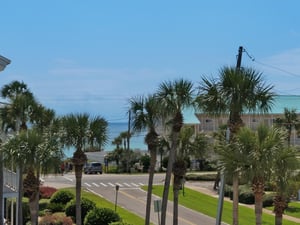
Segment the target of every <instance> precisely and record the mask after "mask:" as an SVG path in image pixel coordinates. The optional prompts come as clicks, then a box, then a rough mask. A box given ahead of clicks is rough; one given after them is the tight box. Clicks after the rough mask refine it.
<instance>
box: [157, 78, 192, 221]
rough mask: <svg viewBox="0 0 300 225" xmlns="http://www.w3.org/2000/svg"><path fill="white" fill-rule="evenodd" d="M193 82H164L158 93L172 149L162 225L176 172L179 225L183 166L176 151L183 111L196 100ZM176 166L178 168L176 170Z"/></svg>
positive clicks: (175, 202) (167, 173) (175, 208)
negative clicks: (179, 198) (177, 158)
mask: <svg viewBox="0 0 300 225" xmlns="http://www.w3.org/2000/svg"><path fill="white" fill-rule="evenodd" d="M193 92H194V90H193V84H192V82H190V81H188V80H184V79H178V80H174V81H167V82H163V83H162V84H161V85H160V86H159V88H158V91H157V93H156V97H157V99H158V101H159V102H160V104H161V109H162V115H163V118H165V119H167V120H169V121H167V125H169V126H170V127H171V135H170V137H171V147H170V151H169V160H168V167H167V172H166V178H165V185H164V191H163V198H162V213H161V224H162V225H165V223H166V212H167V204H168V195H169V188H170V181H171V174H172V171H174V172H175V173H174V181H176V182H177V183H176V184H175V183H174V185H173V192H174V195H173V196H174V199H173V204H174V208H173V224H174V225H177V224H178V190H179V188H180V185H178V182H180V180H181V178H180V176H181V174H182V170H184V169H185V168H184V167H182V166H183V164H182V163H181V162H179V161H178V163H175V159H176V151H177V147H178V140H179V133H180V130H181V128H182V126H183V122H184V121H183V113H182V112H183V110H184V109H186V108H188V107H191V105H192V102H193V100H194V95H193ZM174 166H178V167H177V168H175V167H174Z"/></svg>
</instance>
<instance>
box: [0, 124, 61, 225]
mask: <svg viewBox="0 0 300 225" xmlns="http://www.w3.org/2000/svg"><path fill="white" fill-rule="evenodd" d="M56 140H57V138H56ZM2 149H3V151H4V155H5V160H6V161H9V162H12V161H17V163H18V162H19V161H23V162H24V165H25V167H26V169H27V176H26V178H25V180H24V185H23V187H24V193H25V195H26V196H27V197H28V198H29V208H30V214H31V224H33V225H35V224H38V212H39V207H38V206H39V185H40V172H41V167H42V169H43V171H45V170H47V169H48V168H49V167H51V166H52V168H53V166H54V165H55V164H53V162H54V161H55V160H56V159H58V158H61V157H62V156H63V154H62V150H61V148H60V146H59V143H58V141H53V135H51V136H50V135H49V134H48V133H46V132H45V133H41V132H40V131H39V130H38V129H29V130H27V131H22V132H21V133H20V134H19V135H17V136H15V137H14V138H11V139H10V140H9V141H8V142H7V143H5V144H4V145H3V148H2ZM56 161H57V160H56ZM50 162H51V163H50ZM56 165H57V164H56Z"/></svg>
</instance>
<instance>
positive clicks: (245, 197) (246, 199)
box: [239, 191, 255, 204]
mask: <svg viewBox="0 0 300 225" xmlns="http://www.w3.org/2000/svg"><path fill="white" fill-rule="evenodd" d="M254 201H255V200H254V194H253V192H252V191H247V192H242V193H241V194H240V195H239V202H240V203H244V204H254Z"/></svg>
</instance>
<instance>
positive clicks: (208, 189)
mask: <svg viewBox="0 0 300 225" xmlns="http://www.w3.org/2000/svg"><path fill="white" fill-rule="evenodd" d="M196 183H198V184H199V182H186V183H185V185H186V187H188V188H190V189H193V190H195V191H199V192H201V193H204V194H207V195H210V196H212V197H215V198H218V197H219V195H218V193H217V192H216V191H215V190H213V182H211V184H209V183H210V182H204V183H205V185H195V184H196ZM224 200H225V201H228V202H232V201H231V200H230V199H229V198H227V197H224ZM240 205H243V206H246V207H249V208H252V209H254V205H247V204H241V203H240ZM263 212H264V213H267V214H270V215H273V216H274V213H273V212H272V211H271V210H268V209H263ZM283 219H286V220H289V221H292V222H295V223H299V224H300V219H299V218H296V217H292V216H288V215H283Z"/></svg>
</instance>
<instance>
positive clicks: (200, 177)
mask: <svg viewBox="0 0 300 225" xmlns="http://www.w3.org/2000/svg"><path fill="white" fill-rule="evenodd" d="M216 176H217V173H216V174H212V173H204V174H199V173H198V174H197V173H189V174H187V175H186V176H185V179H186V180H191V181H214V180H215V179H216Z"/></svg>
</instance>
